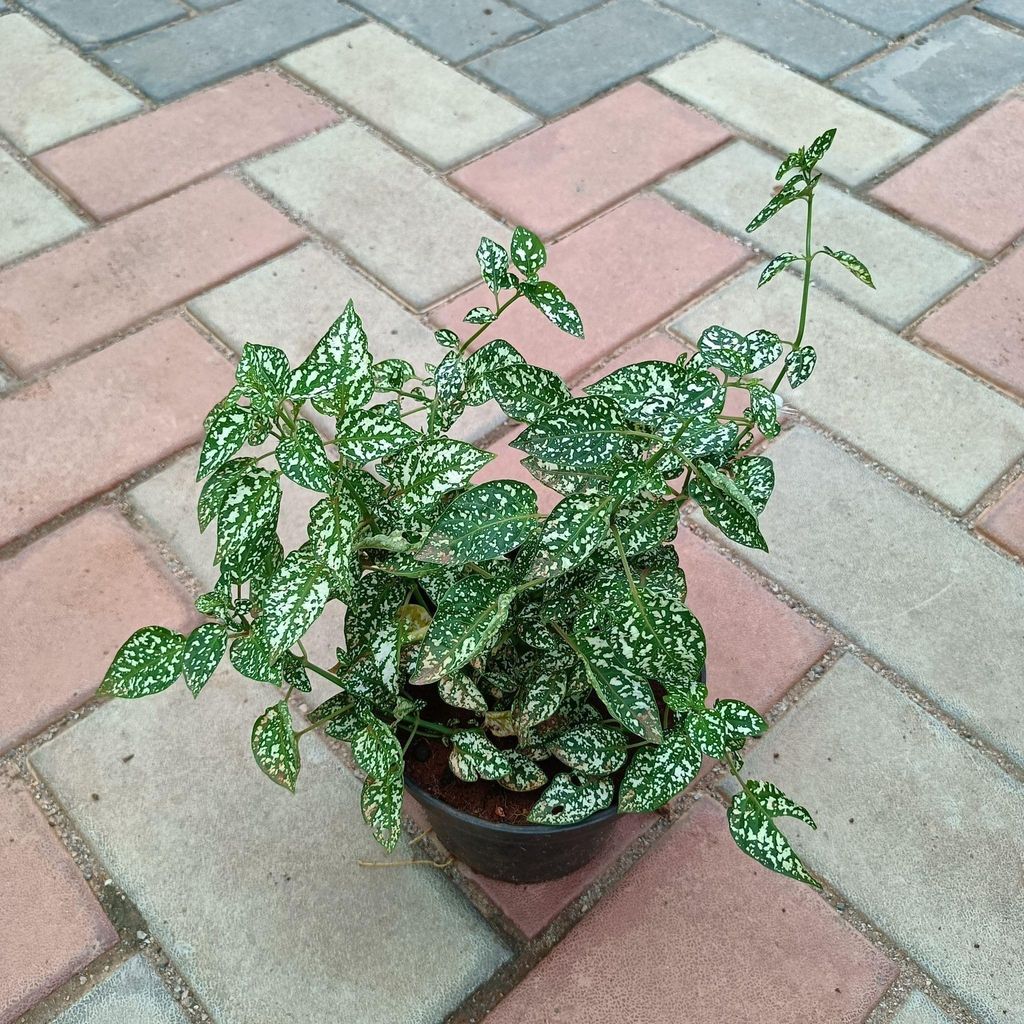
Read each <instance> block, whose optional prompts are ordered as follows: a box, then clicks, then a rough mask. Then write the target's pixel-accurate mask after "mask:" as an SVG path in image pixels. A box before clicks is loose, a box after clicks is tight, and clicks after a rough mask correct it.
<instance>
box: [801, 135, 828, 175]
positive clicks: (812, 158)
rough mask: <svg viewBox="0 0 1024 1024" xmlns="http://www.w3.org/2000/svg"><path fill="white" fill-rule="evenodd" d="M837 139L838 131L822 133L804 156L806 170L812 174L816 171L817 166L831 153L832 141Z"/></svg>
mask: <svg viewBox="0 0 1024 1024" xmlns="http://www.w3.org/2000/svg"><path fill="white" fill-rule="evenodd" d="M835 137H836V129H835V128H829V130H828V131H826V132H822V133H821V135H819V136H818V137H817V138H816V139H815V140H814V141H813V142H812V143H811V144H810V145H809V146H808V147H807V152H806V153H805V154H804V169H805V170H806V171H807V172H808V173H810V172H811V171H812V170H814V166H815V164H817V162H818V161H819V160H820V159H821V158H822V157H823V156H824V155H825V154H826V153H827V152H828V151H829V147H830V146H831V145H832V140H833V139H834V138H835Z"/></svg>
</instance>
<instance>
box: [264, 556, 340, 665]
mask: <svg viewBox="0 0 1024 1024" xmlns="http://www.w3.org/2000/svg"><path fill="white" fill-rule="evenodd" d="M330 590H331V584H330V579H329V577H328V575H327V572H326V570H325V567H324V566H323V565H322V564H321V563H320V562H319V561H318V560H317V559H316V558H315V557H313V555H312V554H311V553H310V552H309V551H307V550H305V549H303V548H300V549H299V550H298V551H293V552H292V553H291V554H290V555H288V556H287V557H286V558H285V560H284V562H283V563H282V564H281V567H280V568H279V569H278V570H277V574H276V575H275V576H274V578H273V579H272V580H271V581H270V584H269V586H268V587H267V591H266V593H265V594H264V595H263V617H262V619H261V620H260V622H261V624H262V629H263V635H264V637H265V639H266V641H267V643H268V644H269V645H270V648H271V651H272V652H273V653H274V654H275V655H277V654H280V653H281V652H282V651H286V650H288V648H289V647H291V646H292V644H294V643H295V641H296V640H298V639H299V638H300V637H301V636H302V635H303V634H304V633H305V632H306V630H307V629H309V627H310V626H311V625H312V624H313V622H314V621H315V620H316V619H317V618H319V616H320V613H321V612H322V611H323V610H324V606H325V605H326V604H327V598H328V596H329V594H330Z"/></svg>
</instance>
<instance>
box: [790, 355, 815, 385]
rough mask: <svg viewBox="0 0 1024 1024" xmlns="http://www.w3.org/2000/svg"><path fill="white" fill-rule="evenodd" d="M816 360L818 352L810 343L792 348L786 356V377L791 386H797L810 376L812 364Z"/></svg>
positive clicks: (812, 368)
mask: <svg viewBox="0 0 1024 1024" xmlns="http://www.w3.org/2000/svg"><path fill="white" fill-rule="evenodd" d="M817 361H818V353H817V352H815V351H814V349H813V348H812V347H811V346H810V345H802V346H801V347H800V348H795V349H793V351H792V352H790V353H789V355H788V356H786V379H787V380H788V381H789V386H790V387H791V388H798V387H800V385H801V384H803V383H804V381H806V380H807V378H808V377H810V375H811V373H812V372H813V370H814V364H815V363H816V362H817Z"/></svg>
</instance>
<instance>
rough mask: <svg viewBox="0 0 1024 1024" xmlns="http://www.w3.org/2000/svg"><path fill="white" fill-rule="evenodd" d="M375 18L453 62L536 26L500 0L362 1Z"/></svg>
mask: <svg viewBox="0 0 1024 1024" xmlns="http://www.w3.org/2000/svg"><path fill="white" fill-rule="evenodd" d="M360 6H361V7H363V8H364V9H365V10H367V11H369V12H370V13H371V14H372V15H373V16H374V17H376V18H379V19H380V20H381V21H383V22H386V23H387V24H389V25H391V26H392V27H393V28H396V29H398V31H399V32H401V33H402V34H403V35H406V36H411V37H412V38H413V39H415V40H416V41H417V42H418V43H420V45H421V46H425V47H426V48H427V49H428V50H430V51H431V53H436V54H438V55H439V56H441V57H444V58H445V59H446V60H449V61H452V62H454V63H459V62H461V61H464V60H467V59H468V58H470V57H475V56H476V55H477V54H478V53H483V52H484V51H485V50H491V49H493V48H494V47H496V46H501V45H503V44H504V43H507V42H508V41H509V40H511V39H515V38H516V37H517V36H521V35H523V33H524V32H530V31H532V30H533V29H535V28H536V27H537V23H536V22H535V21H534V20H533V19H532V18H528V17H526V15H525V14H523V13H522V12H521V11H517V10H515V9H514V8H512V7H510V6H509V5H508V4H506V3H503V2H502V0H432V2H431V3H430V4H410V3H409V2H408V0H362V2H361V4H360Z"/></svg>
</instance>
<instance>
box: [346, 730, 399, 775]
mask: <svg viewBox="0 0 1024 1024" xmlns="http://www.w3.org/2000/svg"><path fill="white" fill-rule="evenodd" d="M351 742H352V756H353V757H354V758H355V759H356V764H358V765H359V767H360V768H361V769H362V770H363V771H364V772H366V774H367V775H369V776H371V777H372V778H375V779H386V778H388V777H389V776H391V775H396V774H399V775H400V774H401V771H402V745H401V743H399V742H398V737H397V736H396V735H395V734H394V733H393V732H392V731H391V730H390V729H389V728H388V727H387V725H385V724H384V722H382V721H381V720H380V719H379V718H377V716H376V715H371V714H366V715H364V716H363V727H362V728H361V729H359V730H358V731H357V732H356V734H355V735H354V736H353V737H352V741H351Z"/></svg>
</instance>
